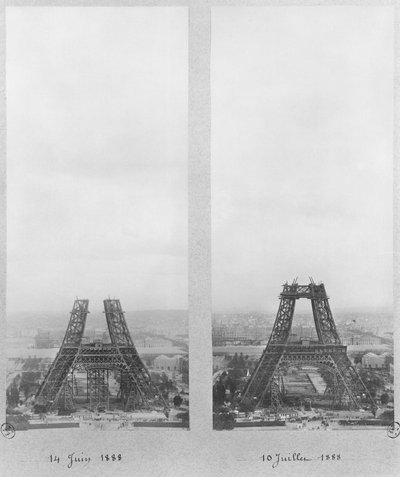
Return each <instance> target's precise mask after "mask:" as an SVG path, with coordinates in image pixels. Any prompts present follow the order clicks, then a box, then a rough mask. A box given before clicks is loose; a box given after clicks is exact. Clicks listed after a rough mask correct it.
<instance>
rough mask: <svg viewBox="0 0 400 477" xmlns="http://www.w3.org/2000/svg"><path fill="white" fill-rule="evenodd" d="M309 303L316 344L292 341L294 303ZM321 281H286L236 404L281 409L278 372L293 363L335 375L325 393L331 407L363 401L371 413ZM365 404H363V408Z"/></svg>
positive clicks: (370, 400) (357, 404)
mask: <svg viewBox="0 0 400 477" xmlns="http://www.w3.org/2000/svg"><path fill="white" fill-rule="evenodd" d="M303 298H305V299H308V300H310V301H311V308H312V312H313V318H314V324H315V329H316V333H317V340H315V341H310V340H307V341H304V342H301V341H300V342H292V341H290V340H289V337H290V331H291V327H292V321H293V315H294V310H295V305H296V301H297V300H299V299H303ZM328 299H329V298H328V296H327V294H326V291H325V286H324V284H323V283H320V284H319V285H317V284H315V283H314V282H313V281H312V280H311V281H310V283H309V284H308V285H299V284H298V283H297V282H296V281H293V283H292V284H288V283H285V284H284V285H283V291H282V293H281V294H280V304H279V308H278V313H277V316H276V319H275V323H274V326H273V329H272V333H271V336H270V338H269V341H268V344H267V346H266V348H265V349H264V351H263V354H262V356H261V358H260V360H259V361H258V364H257V366H256V367H255V369H254V371H253V373H252V374H251V376H250V378H249V380H248V382H247V384H246V387H245V388H244V390H243V392H242V394H241V396H240V397H239V404H240V405H243V406H244V405H246V407H247V406H250V407H256V408H257V407H265V406H266V405H267V404H269V405H270V406H271V407H272V408H274V409H275V410H279V408H280V407H281V406H282V380H281V374H280V372H281V370H282V369H283V368H284V367H286V366H291V365H298V366H301V365H303V366H304V365H314V366H317V367H325V368H328V369H329V371H330V373H332V375H333V379H332V384H331V386H330V387H329V389H328V390H327V394H329V395H330V396H331V397H332V400H333V401H334V402H335V404H338V405H341V406H344V407H348V408H355V409H357V408H360V407H361V406H362V405H363V403H366V404H367V405H368V406H369V407H370V408H371V410H372V412H373V413H375V411H376V404H375V402H374V400H373V398H372V397H371V395H370V394H369V392H368V390H367V388H366V386H365V384H364V383H363V381H362V379H361V378H360V376H359V374H358V373H357V371H356V369H355V368H354V366H353V365H352V363H351V361H350V359H349V357H348V356H347V346H345V345H342V344H341V341H340V338H339V334H338V332H337V330H336V325H335V322H334V320H333V316H332V312H331V309H330V306H329V302H328ZM364 405H365V404H364Z"/></svg>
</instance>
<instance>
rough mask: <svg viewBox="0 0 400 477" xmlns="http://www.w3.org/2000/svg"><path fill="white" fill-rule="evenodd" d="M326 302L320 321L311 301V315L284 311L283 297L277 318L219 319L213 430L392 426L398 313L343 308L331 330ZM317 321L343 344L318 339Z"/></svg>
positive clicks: (230, 316) (228, 315) (257, 314)
mask: <svg viewBox="0 0 400 477" xmlns="http://www.w3.org/2000/svg"><path fill="white" fill-rule="evenodd" d="M292 286H295V287H297V290H300V289H301V288H307V287H302V286H298V285H297V284H295V283H294V285H292ZM312 286H314V287H315V284H311V285H309V286H308V287H310V288H312ZM322 286H323V285H322ZM317 287H318V286H317ZM286 288H288V289H290V288H291V286H290V285H287V284H286V285H285V289H286ZM296 293H301V291H300V292H299V291H297V292H296ZM299 297H301V295H299V294H298V295H297V298H295V299H298V298H299ZM303 297H306V296H305V295H303ZM307 298H310V297H309V296H308V297H307ZM286 301H287V299H286ZM310 301H313V299H312V298H311V299H310ZM315 302H318V300H316V301H315ZM315 302H314V303H315ZM326 303H327V301H325V310H323V312H322V313H321V312H316V313H315V315H316V317H315V316H314V320H313V312H312V310H311V304H309V305H310V312H309V313H306V312H304V311H303V309H302V310H301V311H300V312H299V313H296V310H293V309H292V310H291V311H290V310H284V309H283V308H282V305H284V304H285V296H284V294H282V295H281V306H280V308H279V311H278V315H276V321H275V316H274V314H272V313H260V312H245V313H239V312H237V313H232V312H231V313H215V314H214V315H213V331H212V339H213V411H214V420H213V422H214V429H217V430H223V429H243V428H255V427H258V428H264V429H265V428H272V429H291V430H335V429H349V428H352V429H354V428H357V429H365V428H377V427H380V426H387V425H388V423H390V422H393V401H394V397H393V391H394V387H393V377H394V367H393V329H392V314H391V310H390V309H366V310H363V309H348V310H346V309H339V310H338V311H337V312H336V313H334V314H333V320H334V322H333V323H331V324H330V327H327V326H324V324H323V323H322V322H323V318H324V317H327V316H328V317H329V316H331V317H332V314H331V311H330V308H329V305H326ZM293 308H294V305H293ZM290 314H292V319H293V321H292V326H290V325H289V326H288V330H287V331H288V333H287V336H286V337H285V336H284V334H283V333H282V329H283V328H284V327H285V321H286V322H287V323H289V321H290ZM318 322H320V329H322V330H325V331H326V330H327V329H330V331H332V330H334V331H335V334H336V335H337V336H338V339H336V340H334V339H329V336H328V335H325V338H324V336H323V335H324V332H322V334H321V335H320V336H319V334H318V332H317V329H316V328H317V324H318ZM274 324H275V325H274ZM274 347H275V348H274ZM346 355H347V358H346Z"/></svg>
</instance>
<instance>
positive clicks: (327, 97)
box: [211, 6, 394, 432]
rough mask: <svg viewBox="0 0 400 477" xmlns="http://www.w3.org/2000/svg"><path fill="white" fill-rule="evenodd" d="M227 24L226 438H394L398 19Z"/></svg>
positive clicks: (216, 324)
mask: <svg viewBox="0 0 400 477" xmlns="http://www.w3.org/2000/svg"><path fill="white" fill-rule="evenodd" d="M211 21H212V28H211V30H212V48H211V101H212V152H211V171H212V172H211V181H212V184H211V187H212V269H213V317H212V320H213V321H212V343H213V396H212V399H213V427H214V429H215V430H228V429H229V430H237V429H239V430H241V429H246V428H251V429H254V428H257V429H259V430H271V431H272V430H285V429H287V430H291V431H307V430H315V431H319V432H325V431H341V430H343V431H344V430H347V429H357V430H361V429H380V430H382V428H385V429H386V428H387V426H388V425H390V424H392V423H393V421H394V411H393V402H394V387H393V376H394V368H393V88H394V84H393V75H394V53H393V47H392V45H393V42H394V17H393V9H390V8H388V9H385V8H371V7H367V8H365V7H360V6H357V7H352V6H340V7H335V6H330V7H324V6H315V7H314V6H313V7H312V6H308V7H294V6H290V7H284V6H280V7H279V8H274V7H271V8H223V7H221V8H213V9H212V20H211Z"/></svg>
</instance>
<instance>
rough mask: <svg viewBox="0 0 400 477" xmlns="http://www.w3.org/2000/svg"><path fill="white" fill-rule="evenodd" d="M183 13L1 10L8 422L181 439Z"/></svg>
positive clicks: (185, 374) (185, 406) (184, 397)
mask: <svg viewBox="0 0 400 477" xmlns="http://www.w3.org/2000/svg"><path fill="white" fill-rule="evenodd" d="M187 17H188V12H187V8H179V7H177V8H171V7H169V8H143V7H137V8H123V7H122V8H117V7H105V8H102V7H92V8H86V7H59V8H54V7H35V8H24V7H21V8H19V7H9V8H7V16H6V26H7V65H6V66H7V85H6V92H7V121H8V125H7V150H8V158H7V216H8V222H7V244H8V249H7V336H6V356H7V386H6V393H7V422H8V423H10V424H11V425H12V426H14V429H16V430H17V431H18V430H19V429H24V430H28V431H29V430H31V429H49V428H62V427H65V428H74V427H75V428H81V429H84V430H91V429H92V430H105V431H107V430H120V431H129V430H135V429H136V428H138V427H142V428H143V427H151V428H167V429H173V428H177V429H179V428H183V429H187V428H188V427H189V363H188V359H189V357H188V349H189V343H188V313H187V306H188V303H187V295H188V286H187V262H188V259H187V235H188V234H187V222H188V219H187V206H188V205H187V202H188V201H187V194H188V190H187V123H188V106H187V95H188V86H187V83H188V72H187V71H188V60H187V57H188V31H187V30H188V27H187V23H188V19H187Z"/></svg>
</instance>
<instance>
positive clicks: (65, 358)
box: [36, 299, 168, 411]
mask: <svg viewBox="0 0 400 477" xmlns="http://www.w3.org/2000/svg"><path fill="white" fill-rule="evenodd" d="M103 303H104V310H105V315H106V320H107V326H108V330H109V334H110V339H111V343H110V344H108V343H89V344H83V343H82V337H83V333H84V329H85V322H86V316H87V314H88V304H89V301H88V300H76V301H75V303H74V307H73V310H72V312H71V319H70V322H69V325H68V328H67V332H66V334H65V337H64V340H63V343H62V345H61V348H60V350H59V352H58V354H57V356H56V358H55V360H54V361H53V363H52V365H51V367H50V369H49V371H48V372H47V374H46V376H45V378H44V380H43V382H42V384H41V386H40V388H39V390H38V392H37V395H36V403H37V404H39V405H41V406H44V407H45V408H46V409H51V408H58V409H67V410H71V411H72V410H74V400H73V386H72V385H71V383H73V382H74V381H73V375H74V372H86V373H87V384H88V386H87V388H88V396H89V403H90V409H92V410H96V409H98V408H99V407H104V408H106V409H108V407H109V387H108V376H109V371H110V370H119V371H120V392H119V397H120V399H121V401H122V402H123V405H124V409H125V410H126V411H128V410H131V409H135V408H137V407H144V408H152V407H155V406H157V407H158V406H162V407H163V408H164V409H168V404H167V403H166V402H165V400H164V398H163V397H162V395H161V393H160V391H159V390H158V388H157V386H156V385H155V384H154V383H153V382H152V380H151V377H150V374H149V372H148V371H147V369H146V367H145V366H144V364H143V362H142V360H141V359H140V357H139V355H138V352H137V350H136V348H135V346H134V344H133V341H132V338H131V336H130V333H129V330H128V327H127V324H126V321H125V317H124V312H123V311H122V309H121V305H120V302H119V300H111V299H107V300H104V302H103Z"/></svg>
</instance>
